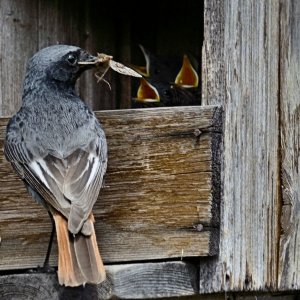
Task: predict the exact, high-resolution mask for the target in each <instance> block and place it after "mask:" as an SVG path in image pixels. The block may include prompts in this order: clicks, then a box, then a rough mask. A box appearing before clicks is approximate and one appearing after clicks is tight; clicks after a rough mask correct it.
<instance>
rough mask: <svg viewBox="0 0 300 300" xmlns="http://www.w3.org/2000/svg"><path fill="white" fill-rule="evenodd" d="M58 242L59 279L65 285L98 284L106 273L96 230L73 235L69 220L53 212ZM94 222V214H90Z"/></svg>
mask: <svg viewBox="0 0 300 300" xmlns="http://www.w3.org/2000/svg"><path fill="white" fill-rule="evenodd" d="M53 217H54V221H55V227H56V234H57V244H58V281H59V284H61V285H65V286H79V285H82V284H83V285H84V284H85V283H94V284H98V283H100V282H102V281H104V280H105V278H106V273H105V268H104V266H103V262H102V259H101V256H100V253H99V249H98V246H97V241H96V235H95V230H94V228H93V230H92V232H93V233H92V234H91V235H90V236H85V235H83V234H81V233H78V234H76V235H75V236H73V235H72V234H71V233H70V232H69V231H68V222H67V220H66V219H65V218H64V217H63V216H62V215H61V214H59V213H55V214H53ZM90 219H91V221H92V222H91V223H92V224H93V222H94V218H93V215H92V214H91V215H90Z"/></svg>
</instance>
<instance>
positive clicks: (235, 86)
mask: <svg viewBox="0 0 300 300" xmlns="http://www.w3.org/2000/svg"><path fill="white" fill-rule="evenodd" d="M204 39H205V41H204V47H203V56H204V57H203V61H204V65H203V82H204V83H203V102H204V103H205V104H213V103H214V104H216V103H219V104H222V105H223V106H224V110H225V120H224V156H223V174H222V180H223V202H222V203H223V205H222V208H221V236H220V241H221V242H220V254H219V257H218V258H215V259H213V260H211V259H205V260H204V259H203V260H202V262H201V265H200V291H201V292H202V293H204V292H213V291H220V290H225V291H226V290H258V289H266V288H267V289H268V288H276V286H277V282H276V281H277V271H278V270H277V259H278V240H279V232H280V223H279V213H280V204H279V203H280V185H279V183H280V182H279V178H280V166H279V163H278V162H279V158H280V155H279V135H278V132H279V107H278V105H279V103H278V91H279V83H278V56H279V51H278V43H279V3H278V1H239V0H234V1H231V0H215V1H205V33H204Z"/></svg>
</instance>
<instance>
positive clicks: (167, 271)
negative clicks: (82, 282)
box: [0, 262, 198, 300]
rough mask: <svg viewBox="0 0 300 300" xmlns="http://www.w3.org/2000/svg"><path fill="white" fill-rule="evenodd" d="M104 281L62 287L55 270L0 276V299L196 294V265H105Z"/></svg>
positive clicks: (141, 296)
mask: <svg viewBox="0 0 300 300" xmlns="http://www.w3.org/2000/svg"><path fill="white" fill-rule="evenodd" d="M106 270H107V280H106V281H104V282H103V283H101V284H99V285H98V286H96V285H86V286H85V287H82V286H81V287H76V288H66V287H64V286H59V285H58V280H57V275H56V274H55V273H51V274H47V273H25V274H18V275H17V274H15V275H5V276H0V298H1V299H20V300H21V299H24V300H25V299H35V300H52V299H64V300H68V299H70V300H71V299H89V300H96V299H99V300H100V299H101V300H104V299H146V298H147V299H149V298H155V299H157V298H160V297H178V296H187V295H194V294H197V292H198V289H197V268H196V267H195V266H193V265H191V264H188V263H184V262H164V263H144V264H129V265H115V266H106Z"/></svg>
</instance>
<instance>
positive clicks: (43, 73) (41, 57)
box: [25, 45, 97, 84]
mask: <svg viewBox="0 0 300 300" xmlns="http://www.w3.org/2000/svg"><path fill="white" fill-rule="evenodd" d="M96 59H97V57H95V56H92V55H90V54H89V53H87V52H86V51H85V50H83V49H81V48H79V47H76V46H69V45H54V46H49V47H46V48H43V49H41V50H40V51H38V52H37V53H36V54H34V55H33V56H32V57H31V58H30V59H29V61H28V64H27V72H26V78H25V84H26V79H27V80H28V81H29V82H32V81H33V79H36V80H47V81H58V82H64V83H70V84H75V82H76V80H77V79H78V78H79V76H80V75H81V74H82V72H83V71H85V70H87V69H89V68H91V67H93V66H94V64H86V65H82V64H80V62H82V61H85V62H88V61H94V60H96Z"/></svg>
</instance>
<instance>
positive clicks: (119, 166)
mask: <svg viewBox="0 0 300 300" xmlns="http://www.w3.org/2000/svg"><path fill="white" fill-rule="evenodd" d="M96 115H97V117H98V118H99V119H101V122H102V123H103V126H104V130H105V132H106V135H107V139H108V149H109V154H108V157H109V163H108V171H107V175H106V177H105V186H104V187H103V188H102V190H101V192H100V196H99V199H98V201H97V203H96V205H95V209H94V212H95V218H96V232H97V239H98V242H99V245H100V251H101V253H102V255H103V258H104V261H105V262H122V261H134V260H150V259H163V258H179V257H191V256H206V255H213V254H216V253H217V246H218V235H217V234H218V223H219V216H218V211H217V210H218V201H219V196H220V195H219V188H218V187H217V188H216V189H215V188H213V187H212V182H214V185H218V184H219V180H218V172H219V164H218V157H219V153H218V152H219V143H220V136H221V134H220V132H221V126H222V122H221V121H222V120H221V109H220V108H218V107H216V106H207V107H200V106H195V107H177V108H156V109H133V110H117V111H103V112H97V113H96ZM7 121H8V119H7V118H2V119H1V118H0V146H1V154H0V186H1V190H0V199H1V207H0V228H1V232H0V236H1V239H2V241H1V248H0V269H14V268H27V267H33V266H36V265H39V264H41V263H42V262H43V258H44V255H45V251H46V249H47V242H48V238H49V233H50V222H49V219H48V217H47V213H46V212H45V210H44V208H42V207H41V206H39V205H37V204H36V203H35V202H34V201H33V200H32V199H31V198H30V197H29V196H27V193H26V191H25V188H24V187H23V183H22V182H21V180H20V179H18V178H17V177H16V175H15V174H14V172H13V171H12V169H11V166H10V165H9V163H8V162H6V160H5V159H4V157H3V152H2V147H3V138H4V132H5V126H6V123H7ZM199 128H200V129H201V130H202V134H201V135H200V136H195V134H194V131H195V130H196V131H198V129H199ZM56 252H57V250H56V248H55V249H54V251H53V253H54V254H55V255H53V256H52V261H51V263H52V264H56V259H57V258H56Z"/></svg>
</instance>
